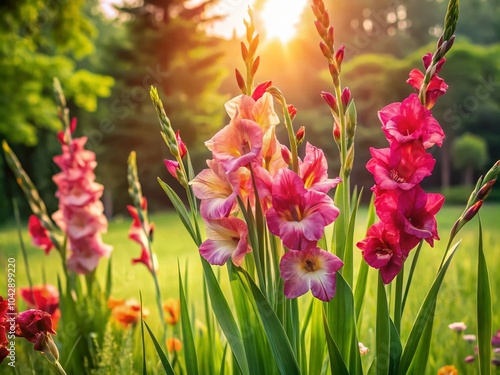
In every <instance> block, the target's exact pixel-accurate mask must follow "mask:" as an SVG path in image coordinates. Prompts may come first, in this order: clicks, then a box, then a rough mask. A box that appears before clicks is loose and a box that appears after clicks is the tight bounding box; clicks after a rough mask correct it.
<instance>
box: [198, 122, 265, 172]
mask: <svg viewBox="0 0 500 375" xmlns="http://www.w3.org/2000/svg"><path fill="white" fill-rule="evenodd" d="M262 136H263V132H262V129H261V128H260V126H259V125H258V124H257V123H256V122H254V121H251V120H246V119H238V118H236V119H235V120H233V121H232V122H231V123H230V124H229V125H227V126H225V127H224V128H223V129H222V130H220V131H219V132H218V133H217V134H216V135H215V136H214V137H213V138H212V139H210V140H209V141H206V142H205V145H206V146H207V148H208V149H209V150H210V151H212V153H213V156H214V158H215V159H217V160H218V161H219V162H220V163H221V165H222V166H223V167H224V170H225V171H226V172H227V173H231V172H234V171H236V170H237V169H238V168H240V167H245V166H247V165H248V164H250V163H251V162H252V161H254V160H255V159H256V158H257V156H258V155H259V153H260V150H261V148H262Z"/></svg>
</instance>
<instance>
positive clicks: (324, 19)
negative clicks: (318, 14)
mask: <svg viewBox="0 0 500 375" xmlns="http://www.w3.org/2000/svg"><path fill="white" fill-rule="evenodd" d="M321 24H322V25H323V26H324V27H325V29H326V28H327V27H328V26H329V25H330V17H329V16H328V11H326V12H324V13H323V17H322V18H321Z"/></svg>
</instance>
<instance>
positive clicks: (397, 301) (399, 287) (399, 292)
mask: <svg viewBox="0 0 500 375" xmlns="http://www.w3.org/2000/svg"><path fill="white" fill-rule="evenodd" d="M403 279H404V267H403V268H402V269H401V272H400V273H399V274H398V276H396V294H395V296H394V326H395V327H396V330H397V331H398V333H399V332H401V316H402V313H403V309H402V299H403Z"/></svg>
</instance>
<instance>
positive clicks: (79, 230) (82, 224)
mask: <svg viewBox="0 0 500 375" xmlns="http://www.w3.org/2000/svg"><path fill="white" fill-rule="evenodd" d="M72 130H74V127H73V129H72ZM58 139H59V140H60V142H61V143H62V151H63V153H62V155H58V156H55V157H54V162H55V163H56V164H57V165H58V166H59V167H60V168H61V170H62V171H61V172H60V173H58V174H56V175H55V176H54V177H53V180H54V182H55V183H56V185H57V188H58V190H57V192H56V196H57V197H58V198H59V210H58V211H56V212H55V213H54V214H53V215H52V217H53V219H54V221H55V222H56V224H57V225H58V226H59V228H61V230H62V231H63V232H64V233H65V234H66V235H67V236H68V244H69V250H70V253H69V258H68V260H67V265H68V268H69V269H70V270H71V271H73V272H77V273H89V272H91V271H93V270H94V269H95V268H96V267H97V263H98V262H99V259H100V258H101V257H103V256H104V257H108V256H109V254H110V252H111V250H112V247H111V246H109V245H105V244H104V243H103V242H102V239H101V233H103V232H106V230H107V226H108V223H107V220H106V217H105V216H104V214H103V210H104V207H103V205H102V203H101V201H100V197H101V195H102V192H103V187H102V185H101V184H98V183H96V182H95V174H94V168H95V167H96V165H97V163H96V162H95V154H94V153H93V152H91V151H88V150H85V149H84V146H85V143H86V141H87V138H86V137H81V138H73V139H71V136H70V134H69V132H68V133H66V134H63V133H62V132H61V133H60V134H59V135H58Z"/></svg>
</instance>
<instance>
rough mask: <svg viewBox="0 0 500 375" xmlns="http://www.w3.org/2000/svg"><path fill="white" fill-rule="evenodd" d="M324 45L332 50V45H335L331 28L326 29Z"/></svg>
mask: <svg viewBox="0 0 500 375" xmlns="http://www.w3.org/2000/svg"><path fill="white" fill-rule="evenodd" d="M325 41H326V44H327V45H328V46H329V47H331V48H333V45H334V44H335V36H334V28H333V26H330V27H329V28H328V31H327V32H326V40H325Z"/></svg>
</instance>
